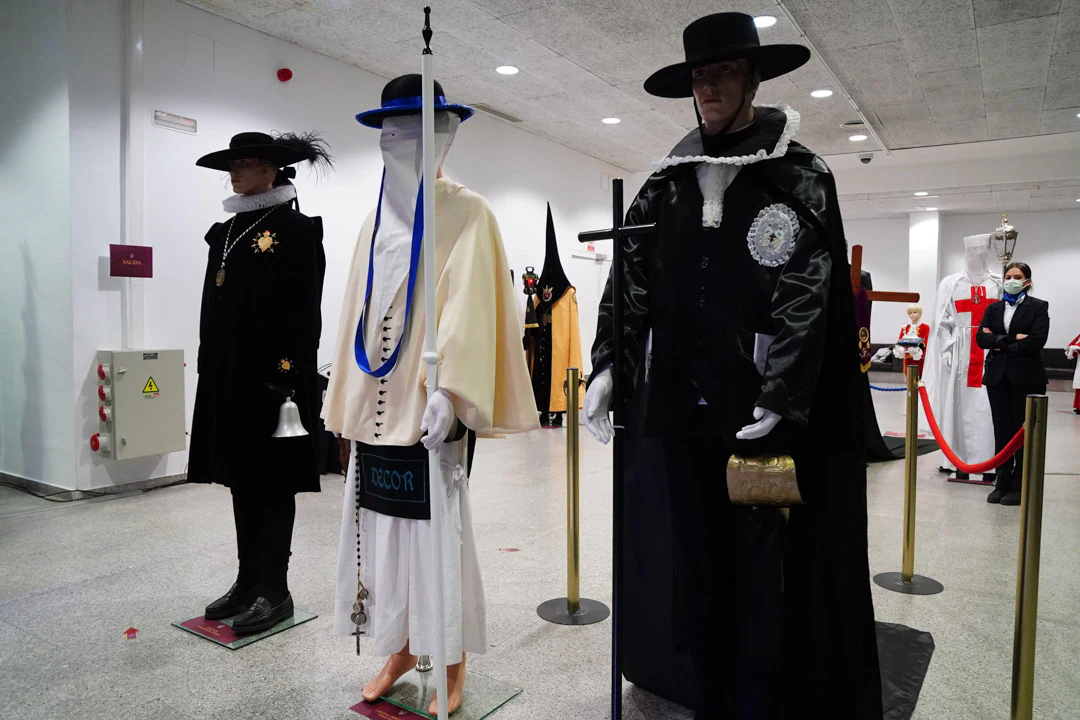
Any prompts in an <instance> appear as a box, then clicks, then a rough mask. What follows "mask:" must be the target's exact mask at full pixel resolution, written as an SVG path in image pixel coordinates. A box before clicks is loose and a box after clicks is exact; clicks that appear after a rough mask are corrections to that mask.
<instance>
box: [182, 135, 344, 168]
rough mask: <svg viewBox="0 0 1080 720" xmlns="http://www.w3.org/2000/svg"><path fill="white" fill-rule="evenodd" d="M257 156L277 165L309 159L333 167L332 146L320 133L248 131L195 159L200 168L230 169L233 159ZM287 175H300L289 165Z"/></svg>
mask: <svg viewBox="0 0 1080 720" xmlns="http://www.w3.org/2000/svg"><path fill="white" fill-rule="evenodd" d="M248 158H254V159H258V160H265V161H266V162H268V163H270V164H271V165H274V166H275V167H277V168H288V166H289V165H295V164H296V163H300V162H304V161H307V162H309V163H311V164H312V165H314V166H315V167H316V168H318V169H328V168H331V167H333V158H332V157H331V156H330V148H328V147H327V145H326V143H325V142H323V140H322V138H320V137H319V136H318V135H317V134H316V133H313V132H311V133H300V134H296V133H283V134H278V135H267V134H266V133H261V132H244V133H240V134H238V135H233V137H232V140H230V141H229V147H228V148H227V149H225V150H218V151H217V152H212V153H210V154H209V155H203V156H202V157H201V158H199V159H198V160H196V161H195V164H196V165H198V166H199V167H205V168H210V169H211V170H222V171H225V172H228V170H229V163H230V162H232V161H233V160H243V159H248ZM285 176H286V177H290V178H292V177H296V171H295V170H293V169H292V168H289V170H288V171H287V172H285Z"/></svg>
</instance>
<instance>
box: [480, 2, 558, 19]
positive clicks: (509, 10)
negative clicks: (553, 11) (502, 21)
mask: <svg viewBox="0 0 1080 720" xmlns="http://www.w3.org/2000/svg"><path fill="white" fill-rule="evenodd" d="M554 2H555V0H472V3H473V5H476V6H477V7H478V8H480V9H481V10H483V11H484V12H486V13H487V14H488V15H491V16H493V17H501V16H503V15H513V14H514V13H520V12H525V11H526V10H535V9H536V8H540V7H544V6H545V5H551V4H553V3H554Z"/></svg>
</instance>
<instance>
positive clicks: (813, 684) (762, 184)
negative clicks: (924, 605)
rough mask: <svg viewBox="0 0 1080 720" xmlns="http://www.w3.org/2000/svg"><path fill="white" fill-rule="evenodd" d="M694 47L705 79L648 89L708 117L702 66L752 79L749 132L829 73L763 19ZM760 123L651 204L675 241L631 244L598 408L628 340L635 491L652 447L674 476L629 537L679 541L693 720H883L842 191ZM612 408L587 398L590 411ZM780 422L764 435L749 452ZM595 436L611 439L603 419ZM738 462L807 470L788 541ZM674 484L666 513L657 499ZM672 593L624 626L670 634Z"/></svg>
mask: <svg viewBox="0 0 1080 720" xmlns="http://www.w3.org/2000/svg"><path fill="white" fill-rule="evenodd" d="M683 39H684V44H685V45H686V53H687V58H688V61H687V62H686V63H683V64H680V65H678V66H673V67H671V68H666V69H665V70H661V71H660V72H658V73H656V74H655V75H654V76H653V77H652V78H650V79H649V81H647V82H646V85H645V87H646V90H648V91H649V92H651V93H653V94H657V95H661V96H667V97H689V96H690V95H691V94H692V93H693V90H692V81H691V78H692V77H697V73H698V72H699V68H705V70H704V72H705V73H712V72H717V73H732V72H736V71H737V69H738V68H740V67H744V68H748V71H745V72H744V75H745V84H744V85H743V88H744V89H743V100H742V102H743V103H744V105H743V106H740V109H739V110H738V111H736V113H735V115H734V116H732V121H731V122H734V120H735V119H736V118H737V117H739V115H740V113H742V112H743V110H744V109H745V105H749V104H752V101H753V95H754V92H755V91H756V87H757V82H756V79H757V78H755V76H754V73H755V72H756V73H757V76H758V77H760V79H761V80H768V79H770V78H772V77H776V76H777V75H781V74H783V73H785V72H789V71H790V70H792V69H794V68H796V67H798V66H799V65H801V64H802V63H804V62H805V61H806V60H807V59H808V57H809V52H808V51H807V50H806V49H805V48H801V47H799V46H790V45H788V46H765V47H761V46H759V44H758V39H757V32H756V29H755V28H754V25H753V20H752V18H751V17H750V16H747V15H742V14H738V13H723V14H719V15H712V16H709V17H706V18H702V19H701V20H699V21H697V22H695V23H693V24H691V25H690V26H689V27H688V28H687V30H686V32H685V33H684V36H683ZM735 58H739V59H745V60H747V61H748V62H747V63H745V64H742V65H740V64H739V63H738V62H736V61H735V60H734V59H735ZM733 68H735V69H733ZM692 73H693V75H692ZM737 100H738V98H737V97H736V102H737ZM753 110H754V112H753V116H752V117H753V120H752V122H750V123H749V124H747V125H746V126H745V127H743V128H742V129H739V130H737V131H735V132H727V130H728V129H729V128H730V126H731V124H730V123H729V125H728V127H726V128H724V129H723V130H722V131H721V132H719V133H716V134H712V135H709V134H706V133H705V132H703V131H702V132H699V131H698V130H695V131H693V132H691V133H690V134H689V135H688V136H687V137H686V138H685V139H683V140H682V141H681V142H680V143H679V144H678V145H677V146H676V147H675V148H674V149H673V150H672V151H671V153H670V154H669V155H668V157H667V158H666V159H665V160H664V161H663V162H662V163H660V169H659V171H658V172H657V173H656V174H654V175H653V176H652V177H650V178H649V180H648V181H647V182H646V183H645V186H644V187H643V188H642V190H641V191H640V193H639V194H638V196H637V198H636V199H635V200H634V203H633V205H632V206H631V208H630V210H629V211H628V213H627V216H626V223H627V224H628V225H640V224H645V223H656V234H655V235H653V236H639V237H635V238H632V239H630V240H627V241H624V242H625V245H624V247H625V248H626V249H625V252H624V254H623V267H622V268H621V270H622V272H623V273H624V285H623V288H624V291H623V301H622V302H623V307H624V326H623V327H622V328H618V329H616V328H614V327H613V319H612V283H611V280H610V278H609V281H608V284H607V288H606V290H605V293H604V296H603V299H602V301H601V305H600V313H599V321H598V326H597V334H596V342H595V344H594V346H593V351H592V352H593V367H594V368H596V369H597V371H598V372H597V373H595V374H594V375H593V377H592V378H590V395H592V389H593V385H596V386H597V388H598V390H597V392H598V393H603V392H605V390H604V388H605V386H608V387H610V380H605V382H603V383H596V380H597V379H599V378H600V377H603V375H604V372H605V371H604V368H610V367H611V366H612V364H613V362H614V357H613V339H614V332H616V331H618V332H621V333H622V338H623V340H622V343H623V344H622V348H623V356H622V357H620V358H619V363H618V367H619V368H620V372H621V376H622V382H623V387H624V388H627V391H626V394H627V396H628V402H629V406H630V407H631V408H636V409H637V412H638V415H639V416H640V417H637V418H635V417H633V416H631V417H630V418H629V422H628V426H630V427H629V434H628V436H627V437H628V441H627V442H625V446H626V448H627V452H628V459H627V461H626V463H627V464H626V466H627V468H628V471H627V472H628V475H629V478H628V480H627V483H628V484H630V483H632V482H635V480H633V479H632V478H633V473H634V472H636V470H635V463H636V461H637V459H639V458H640V457H641V455H640V453H641V452H642V450H641V443H635V439H634V437H635V433H637V434H640V435H643V436H645V437H646V438H649V437H653V438H658V439H659V446H660V449H661V455H662V458H663V466H664V467H665V468H666V472H664V473H660V474H659V475H660V476H655V475H654V476H653V477H649V478H643V479H641V483H643V484H646V485H648V487H649V489H648V492H650V493H652V495H653V498H652V502H651V503H647V502H642V503H639V504H637V505H636V506H634V507H636V508H637V510H638V514H639V516H638V517H634V516H632V515H630V514H628V516H627V524H628V527H629V528H630V533H633V532H634V528H637V529H638V530H637V531H638V532H639V533H646V532H650V531H651V530H650V529H649V528H651V527H652V526H654V525H656V524H665V525H666V524H668V523H670V525H671V527H672V539H673V543H674V548H673V550H674V574H673V577H672V578H671V579H670V582H671V583H672V585H673V587H674V608H675V612H674V616H675V617H674V620H673V625H674V636H675V644H676V645H677V646H678V647H679V648H681V649H683V650H686V651H688V652H689V653H690V655H691V658H692V660H693V668H694V679H695V685H696V687H697V694H696V700H695V704H696V710H697V715H696V716H695V717H696V718H698V719H699V720H700V719H705V718H732V719H735V718H738V719H740V720H743V719H745V720H750V719H753V720H774V719H780V718H783V719H785V720H786V719H787V718H796V717H800V718H801V717H806V716H807V712H816V713H817V714H820V715H821V716H822V717H828V718H830V719H831V720H849V719H850V720H863V719H866V720H869V719H870V718H873V719H874V720H880V718H881V717H882V705H881V680H880V675H879V666H878V655H877V643H876V639H875V629H874V617H873V605H872V603H871V595H870V583H869V580H870V578H869V568H868V561H867V517H866V468H865V462H864V454H863V438H862V427H861V424H860V402H859V401H860V397H859V393H860V383H861V382H862V379H861V377H860V371H859V365H858V356H857V350H856V347H857V344H856V338H855V317H854V306H853V297H852V296H853V293H852V288H851V282H850V266H849V264H848V261H847V256H846V252H845V242H844V230H843V226H842V222H841V217H840V211H839V207H838V204H837V197H836V189H835V183H834V181H833V178H832V175H831V174H830V172H829V169H828V167H826V165H825V163H824V162H823V161H822V160H821V158H819V157H818V156H817V155H815V154H814V153H812V152H810V151H809V150H807V149H806V148H804V147H802V146H801V145H799V144H798V143H796V142H794V141H793V140H792V136H793V135H794V133H795V131H796V130H797V128H798V123H799V116H798V113H796V112H795V111H793V110H792V109H791V108H787V107H783V106H782V107H779V108H773V107H757V108H754V109H753ZM619 270H620V269H619V268H615V267H613V268H612V272H613V273H614V272H618V271H619ZM650 339H651V343H650V342H649V340H650ZM647 347H649V348H651V355H650V358H649V359H648V360H647V358H646V354H647V352H650V351H648V350H647ZM643 365H644V366H645V367H643ZM606 372H608V373H610V372H611V371H610V369H609V370H607V371H606ZM593 406H594V405H593V402H592V398H589V399H587V401H586V412H587V413H591V412H592V408H593ZM598 406H599V407H604V401H601V402H599V403H598ZM755 409H757V414H756V415H755ZM764 411H768V412H764ZM605 415H606V414H605ZM777 417H778V420H779V421H778V423H777V424H775V425H773V426H772V429H771V431H769V432H767V434H765V435H764V436H763V437H759V438H757V439H753V440H740V439H738V438H737V437H736V434H737V433H739V432H740V430H742V431H744V432H745V431H747V430H748V429H749V428H748V426H751V425H755V420H756V419H757V420H762V421H763V422H764V423H766V424H767V425H768V424H771V423H772V422H774V421H775V420H774V419H775V418H777ZM588 422H589V423H590V429H593V427H592V425H591V423H594V422H597V418H596V417H593V416H592V415H590V417H589V419H588ZM758 427H760V424H759V425H758ZM594 433H595V434H598V436H603V435H604V433H603V432H597V431H596V430H594ZM753 434H754V433H753V432H751V435H753ZM733 453H737V454H740V455H743V456H755V455H762V454H766V453H788V454H790V455H792V456H793V457H794V459H795V464H796V468H797V474H798V481H799V488H800V492H801V494H802V497H803V499H804V500H805V504H804V505H800V506H796V507H793V508H791V509H790V518H789V519H788V520H786V521H785V520H784V518H783V515H782V514H781V513H780V512H779V511H777V510H773V509H754V508H751V507H745V506H734V505H732V504H731V502H730V501H729V499H728V495H727V487H726V482H725V465H726V463H727V460H728V458H729V456H730V455H731V454H733ZM663 486H666V489H667V495H668V496H669V497H668V498H662V497H660V496H659V495H658V494H657V492H656V490H655V489H656V488H657V487H663ZM642 492H645V491H642ZM666 500H669V501H670V513H671V517H670V520H669V519H668V518H666V517H659V518H656V519H655V520H654V519H652V518H650V517H648V516H649V515H653V516H655V515H657V514H665V513H666V512H667V511H668V510H667V507H666V502H665V501H666ZM627 503H628V505H627V507H628V508H631V506H632V502H631V500H630V499H628V501H627ZM629 512H631V511H630V510H628V513H629ZM640 515H645V517H641V516H640ZM627 543H628V544H629V547H628V550H627V552H628V555H629V556H630V557H631V558H632V559H631V560H630V561H628V565H627V567H628V568H630V567H633V566H632V565H631V564H630V563H633V562H635V561H634V560H633V558H637V560H636V562H637V563H638V564H639V565H640V564H641V562H642V558H643V557H644V556H645V554H646V552H647V548H642V547H641V544H642V543H641V541H638V540H636V539H635V538H634V537H633V535H632V534H631V535H630V536H628V538H627ZM634 572H635V571H634V570H628V573H629V574H630V575H631V576H632V575H633V574H634ZM637 572H639V573H640V572H644V571H643V570H640V571H637ZM627 582H628V583H630V582H631V580H630V579H628V581H627ZM667 583H668V578H667V577H666V576H665V577H661V578H659V579H658V581H657V582H656V584H655V586H654V587H652V588H649V589H644V588H640V587H639V588H632V587H630V586H629V585H628V586H627V589H626V603H627V605H626V607H627V610H626V612H627V613H628V614H629V613H631V612H634V607H635V603H636V607H637V608H639V610H638V611H637V615H638V616H639V617H637V618H636V619H635V618H633V617H629V616H628V617H627V618H626V620H625V622H626V623H628V624H627V625H626V627H640V626H641V625H642V624H644V623H645V622H646V621H652V620H653V619H654V618H652V617H648V615H647V614H646V613H645V612H644V610H643V608H642V606H643V605H647V604H648V599H647V598H644V599H642V598H639V597H638V593H642V592H649V590H651V591H653V592H660V591H661V588H663V587H665V586H666V585H667ZM657 605H658V606H660V607H662V606H663V601H657ZM655 620H656V621H657V622H658V623H665V620H664V619H663V618H655ZM634 632H636V631H634ZM634 632H631V633H628V635H633V634H634ZM649 632H651V633H653V634H652V636H651V637H652V639H653V646H652V647H653V650H652V651H653V652H658V653H660V652H663V651H662V650H656V648H657V647H659V644H660V643H664V644H666V642H669V641H668V640H667V638H666V637H658V636H657V634H656V633H655V632H654V631H653V630H649ZM627 643H628V646H627V647H628V648H630V647H631V646H633V644H634V643H633V640H632V638H628V639H627ZM626 652H627V653H632V652H639V653H648V652H650V649H649V648H645V647H641V646H636V647H633V648H631V649H627V650H626ZM626 663H627V668H630V667H631V665H632V663H631V661H630V659H627V661H626ZM627 675H628V677H629V676H630V670H629V669H628V670H627ZM631 679H633V678H631ZM808 709H811V710H808Z"/></svg>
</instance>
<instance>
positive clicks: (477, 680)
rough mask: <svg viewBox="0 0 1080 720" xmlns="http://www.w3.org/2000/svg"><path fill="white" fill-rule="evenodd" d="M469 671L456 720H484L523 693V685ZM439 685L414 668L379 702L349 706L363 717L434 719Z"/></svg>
mask: <svg viewBox="0 0 1080 720" xmlns="http://www.w3.org/2000/svg"><path fill="white" fill-rule="evenodd" d="M466 672H467V675H466V677H465V696H464V697H463V698H462V700H461V707H460V708H458V710H457V712H455V713H454V720H483V719H484V718H486V717H490V716H491V715H492V714H493V713H494V712H495V711H496V710H498V709H499V708H501V707H502V706H503V705H505V704H506V703H508V702H510V701H511V700H513V699H514V698H516V697H517V696H518V695H520V694H521V688H519V687H515V686H514V685H510V684H509V683H504V682H502V681H501V680H495V679H494V678H489V677H487V676H486V675H480V674H478V673H474V672H468V670H467V668H466ZM435 688H436V685H435V675H434V674H433V673H431V672H424V673H421V672H417V671H416V670H410V671H409V673H408V674H407V675H405V676H404V677H402V678H401V679H400V680H398V681H397V683H396V684H395V685H394V687H392V688H390V692H388V693H386V694H385V695H383V696H382V698H381V699H380V700H379V702H377V703H367V702H359V703H357V704H356V705H353V706H352V707H351V708H349V709H350V710H352V711H353V712H354V713H357V714H358V715H360V716H362V717H368V718H379V719H380V720H382V719H383V718H385V719H387V720H389V718H394V719H395V720H411V719H412V718H430V717H432V716H431V715H428V714H427V709H428V705H430V704H431V698H432V697H434V696H435ZM388 704H389V705H392V706H393V707H394V708H400V709H403V710H406V711H408V713H409V714H405V715H401V714H399V713H400V711H399V710H396V709H393V710H392V709H391V708H388V707H387V705H388Z"/></svg>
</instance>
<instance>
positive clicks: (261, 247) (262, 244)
mask: <svg viewBox="0 0 1080 720" xmlns="http://www.w3.org/2000/svg"><path fill="white" fill-rule="evenodd" d="M276 238H277V233H271V232H270V231H269V230H263V231H262V234H261V235H256V236H255V239H254V240H253V241H252V242H251V247H252V249H253V250H254V251H255V252H257V253H260V252H267V251H269V252H274V246H275V245H277V244H278V241H277V239H276Z"/></svg>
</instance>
